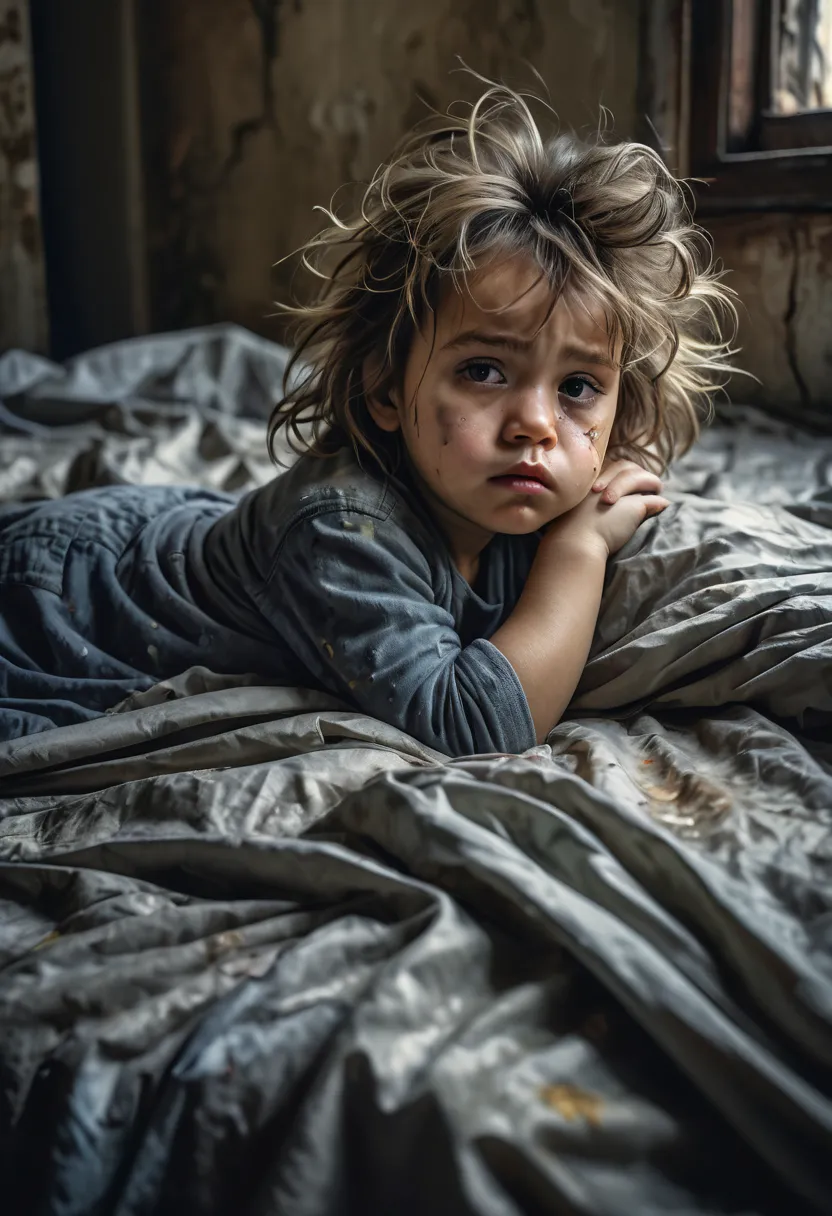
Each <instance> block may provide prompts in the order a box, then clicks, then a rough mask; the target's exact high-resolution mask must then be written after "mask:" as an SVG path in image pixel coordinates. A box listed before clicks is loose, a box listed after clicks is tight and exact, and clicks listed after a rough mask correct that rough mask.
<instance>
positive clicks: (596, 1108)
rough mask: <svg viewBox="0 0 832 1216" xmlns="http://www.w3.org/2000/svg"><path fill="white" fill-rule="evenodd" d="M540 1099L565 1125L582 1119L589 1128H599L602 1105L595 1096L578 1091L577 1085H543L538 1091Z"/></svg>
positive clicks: (599, 1099)
mask: <svg viewBox="0 0 832 1216" xmlns="http://www.w3.org/2000/svg"><path fill="white" fill-rule="evenodd" d="M540 1097H541V1099H542V1100H543V1101H544V1102H545V1103H546V1105H547V1106H549V1107H551V1108H552V1110H556V1111H557V1112H558V1114H559V1115H560V1116H561V1117H562V1118H564V1119H565V1120H566V1122H567V1123H574V1121H575V1120H576V1119H583V1120H584V1122H585V1123H588V1124H589V1125H590V1127H600V1125H601V1113H602V1111H603V1109H604V1103H603V1100H602V1099H601V1098H599V1097H598V1095H597V1094H590V1093H587V1091H586V1090H585V1089H578V1087H577V1085H544V1086H543V1088H542V1089H541V1091H540Z"/></svg>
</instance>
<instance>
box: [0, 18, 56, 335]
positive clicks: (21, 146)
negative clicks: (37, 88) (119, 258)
mask: <svg viewBox="0 0 832 1216" xmlns="http://www.w3.org/2000/svg"><path fill="white" fill-rule="evenodd" d="M45 345H46V298H45V285H44V267H43V245H42V241H41V230H40V215H39V207H38V164H37V152H36V147H35V113H34V100H33V87H32V72H31V54H30V47H29V29H28V14H27V6H26V4H25V3H24V0H0V350H4V349H6V348H7V347H11V346H21V347H26V348H28V349H30V350H43V349H44V347H45Z"/></svg>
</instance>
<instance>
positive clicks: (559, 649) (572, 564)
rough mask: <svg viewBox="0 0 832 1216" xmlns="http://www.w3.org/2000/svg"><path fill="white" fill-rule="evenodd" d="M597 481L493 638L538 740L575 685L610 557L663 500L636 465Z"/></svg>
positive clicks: (551, 535)
mask: <svg viewBox="0 0 832 1216" xmlns="http://www.w3.org/2000/svg"><path fill="white" fill-rule="evenodd" d="M596 484H597V486H599V487H600V491H599V492H597V493H595V494H592V493H590V495H589V496H588V497H587V498H586V499H585V500H584V501H583V502H582V503H580V504H579V505H578V506H577V507H575V509H574V510H572V511H570V512H568V513H567V514H566V515H563V516H561V518H560V519H557V520H555V522H554V523H553V524H551V525H550V527H549V529H548V531H547V533H546V535H545V536H544V537H543V539H542V541H541V542H540V545H539V547H538V551H537V555H536V557H535V560H534V564H533V565H532V568H531V571H530V573H529V577H528V579H527V580H526V586H525V587H524V589H523V592H522V594H521V596H520V598H519V600H518V601H517V604H516V606H515V608H514V611H513V612H512V614H511V616H509V617H508V619H507V620H506V621H505V622H504V623H503V624H502V625H501V626H500V628H499V629H498V630H497V632H496V633H495V634H493V635H492V637H491V643H492V645H493V646H496V647H497V649H498V650H499V651H500V652H501V653H502V654H503V655H505V657H506V658H507V659H508V661H509V663H510V664H511V666H512V667H513V668H514V671H515V672H516V674H517V678H518V679H519V681H520V683H521V685H522V686H523V691H524V692H525V694H526V700H527V701H528V703H529V709H530V711H531V715H532V719H533V721H534V727H535V733H536V735H537V739H538V742H543V740H544V739H545V738H546V736H547V735H548V733H549V731H550V730H551V729H552V727H553V726H555V725H556V724H557V723H558V722H559V721H560V718H561V716H562V714H563V712H564V710H565V709H566V707H567V705H568V704H569V702H570V701H571V699H572V696H573V694H574V692H575V689H576V688H577V686H578V681H579V680H580V678H581V672H582V671H583V669H584V664H585V663H586V659H587V655H588V654H589V647H590V644H591V642H592V635H593V632H594V630H595V622H596V620H597V617H598V608H599V605H600V603H601V593H602V591H603V587H604V572H605V569H606V562H607V558H608V557H609V556H610V554H612V553H615V552H617V551H618V549H620V548H621V546H622V545H624V544H625V543H626V542H627V541H628V540H629V539H630V537H631V536H632V535H633V533H634V532H635V530H636V528H637V527H638V525H639V524H640V523H642V522H643V521H644V520H645V519H646V518H647V516H648V515H655V514H657V513H658V512H659V511H662V510H664V508H665V507H666V506H667V505H668V504H667V499H665V498H661V497H660V496H659V493H658V491H660V490H661V482H660V481H659V480H658V478H657V477H656V476H655V475H654V474H652V473H648V472H646V471H645V470H644V469H641V468H639V467H638V466H637V465H634V464H630V463H626V464H625V463H618V464H615V465H612V466H610V468H609V469H608V470H606V471H605V475H604V478H603V480H602V481H600V482H598V483H596Z"/></svg>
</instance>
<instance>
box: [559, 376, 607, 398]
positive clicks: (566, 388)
mask: <svg viewBox="0 0 832 1216" xmlns="http://www.w3.org/2000/svg"><path fill="white" fill-rule="evenodd" d="M560 392H561V393H562V394H563V396H564V397H568V398H569V400H570V401H577V402H579V403H580V404H581V405H584V404H588V403H589V402H591V401H594V400H595V398H596V397H597V396H598V394H599V393H601V392H603V389H602V388H601V387H600V385H598V384H593V382H592V381H591V380H588V379H587V378H586V376H569V377H568V379H566V380H564V381H563V383H562V384H561V386H560Z"/></svg>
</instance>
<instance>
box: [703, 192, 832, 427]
mask: <svg viewBox="0 0 832 1216" xmlns="http://www.w3.org/2000/svg"><path fill="white" fill-rule="evenodd" d="M706 226H707V228H708V230H709V232H710V233H711V235H712V236H713V239H714V247H715V250H716V253H717V255H718V256H720V257H721V258H722V260H723V262H724V263H725V265H726V267H728V268H729V269H730V274H729V275H728V277H727V282H728V283H730V284H731V286H732V287H734V289H735V290H736V291H737V293H738V294H739V297H740V309H739V313H740V330H739V345H740V346H741V347H742V352H741V354H740V355H739V357H738V359H737V362H738V363H739V364H740V366H741V367H743V368H745V369H746V370H747V371H749V372H752V373H753V374H754V375H755V376H756V377H757V378H758V380H759V383H756V382H755V381H754V380H751V379H749V378H748V377H746V376H742V377H736V379H735V381H734V383H733V384H732V386H731V395H732V397H733V398H734V399H735V400H738V401H739V400H742V401H750V402H752V403H754V404H757V405H763V406H765V407H767V408H770V409H775V410H777V411H778V412H791V413H793V414H795V415H797V414H801V415H824V416H825V419H826V422H827V425H828V419H829V416H830V414H832V290H830V287H829V280H830V274H831V273H832V215H822V214H817V215H811V214H810V215H781V214H767V215H751V214H748V215H737V216H722V217H718V218H717V217H714V218H711V219H708V220H707V221H706Z"/></svg>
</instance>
